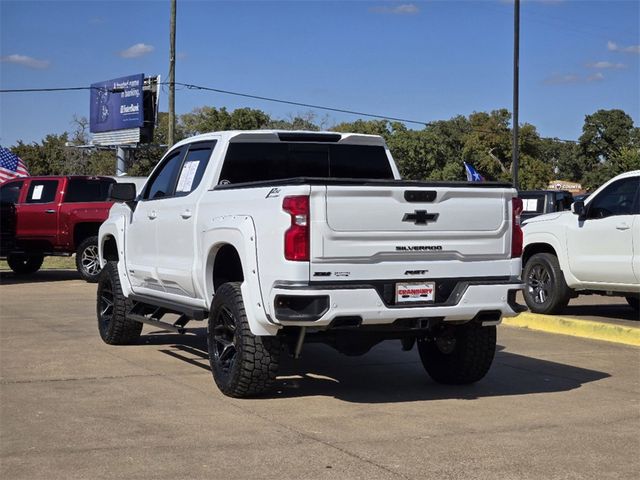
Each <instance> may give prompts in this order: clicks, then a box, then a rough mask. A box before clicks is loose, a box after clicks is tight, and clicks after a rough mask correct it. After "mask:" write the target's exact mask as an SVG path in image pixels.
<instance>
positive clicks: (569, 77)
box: [544, 73, 581, 85]
mask: <svg viewBox="0 0 640 480" xmlns="http://www.w3.org/2000/svg"><path fill="white" fill-rule="evenodd" d="M580 81H581V78H580V75H575V74H573V73H565V74H560V73H558V74H555V75H551V76H550V77H547V78H545V79H544V83H545V84H547V85H563V84H569V83H580Z"/></svg>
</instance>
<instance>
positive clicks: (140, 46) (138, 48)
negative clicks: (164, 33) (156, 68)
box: [118, 43, 154, 58]
mask: <svg viewBox="0 0 640 480" xmlns="http://www.w3.org/2000/svg"><path fill="white" fill-rule="evenodd" d="M153 50H154V47H153V45H146V44H144V43H136V44H135V45H132V46H130V47H129V48H127V49H126V50H122V51H121V52H118V55H120V56H121V57H122V58H138V57H142V56H143V55H146V54H148V53H151V52H153Z"/></svg>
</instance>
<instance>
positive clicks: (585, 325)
mask: <svg viewBox="0 0 640 480" xmlns="http://www.w3.org/2000/svg"><path fill="white" fill-rule="evenodd" d="M502 323H503V325H509V326H511V327H521V328H529V329H531V330H540V331H542V332H548V333H560V334H562V335H572V336H574V337H582V338H590V339H592V340H605V341H607V342H615V343H623V344H625V345H633V346H636V347H640V328H636V327H624V326H622V325H615V324H612V323H605V322H594V321H592V320H577V319H575V318H567V317H558V316H556V315H540V314H537V313H530V312H525V313H521V314H520V315H518V316H517V317H511V318H505V319H503V321H502Z"/></svg>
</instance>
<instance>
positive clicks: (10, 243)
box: [0, 176, 115, 282]
mask: <svg viewBox="0 0 640 480" xmlns="http://www.w3.org/2000/svg"><path fill="white" fill-rule="evenodd" d="M113 183H115V180H114V179H112V178H108V177H86V176H63V177H22V178H16V179H12V180H9V181H7V182H5V183H4V184H2V185H1V186H0V202H1V204H2V225H1V227H2V228H1V230H2V231H1V233H0V257H2V258H6V260H7V263H8V264H9V267H10V268H11V269H12V270H13V271H14V272H15V273H22V274H26V273H33V272H35V271H37V270H38V269H39V268H40V266H41V265H42V261H43V259H44V257H45V256H47V255H67V256H68V255H71V254H73V253H75V254H76V266H77V268H78V272H80V275H81V276H82V278H84V279H85V280H86V281H88V282H96V281H97V280H98V276H99V274H100V263H99V260H98V248H97V239H98V237H97V235H98V229H99V228H100V224H101V223H102V222H103V221H104V220H105V219H106V218H107V217H108V215H109V209H110V208H111V205H112V204H113V202H108V201H107V197H108V194H109V187H110V186H111V184H113Z"/></svg>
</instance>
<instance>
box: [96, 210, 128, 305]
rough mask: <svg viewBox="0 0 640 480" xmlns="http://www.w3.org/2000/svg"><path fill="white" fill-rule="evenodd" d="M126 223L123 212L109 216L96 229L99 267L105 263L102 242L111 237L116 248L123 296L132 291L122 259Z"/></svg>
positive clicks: (125, 216) (102, 266)
mask: <svg viewBox="0 0 640 480" xmlns="http://www.w3.org/2000/svg"><path fill="white" fill-rule="evenodd" d="M126 224H127V215H126V214H125V213H124V212H119V213H117V214H115V215H110V216H109V219H108V220H107V221H105V222H104V223H103V224H102V225H101V226H100V230H99V231H98V255H99V258H100V268H104V266H105V264H106V263H107V262H106V260H105V259H104V244H105V242H106V240H107V238H108V237H113V238H114V240H115V242H116V247H117V249H118V275H119V276H120V285H121V287H122V293H123V294H124V296H125V297H128V296H129V295H131V293H132V291H131V286H130V285H129V278H128V277H127V270H126V265H125V259H124V232H125V229H126Z"/></svg>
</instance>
